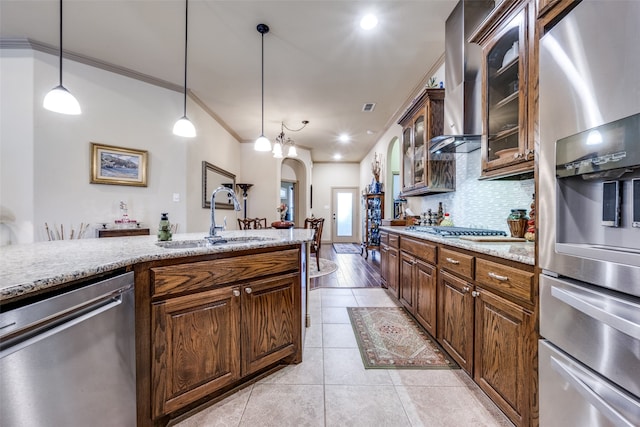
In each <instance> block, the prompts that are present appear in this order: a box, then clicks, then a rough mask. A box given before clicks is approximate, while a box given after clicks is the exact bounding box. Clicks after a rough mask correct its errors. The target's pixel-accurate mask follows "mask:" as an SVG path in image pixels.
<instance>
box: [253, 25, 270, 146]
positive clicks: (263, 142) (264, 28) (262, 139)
mask: <svg viewBox="0 0 640 427" xmlns="http://www.w3.org/2000/svg"><path fill="white" fill-rule="evenodd" d="M256 29H257V30H258V32H259V33H260V34H262V62H261V64H262V132H261V133H260V136H259V137H258V139H256V142H255V144H254V145H253V149H254V150H256V151H271V142H269V140H268V139H267V137H266V136H264V35H265V34H267V33H268V32H269V26H268V25H267V24H258V26H257V27H256Z"/></svg>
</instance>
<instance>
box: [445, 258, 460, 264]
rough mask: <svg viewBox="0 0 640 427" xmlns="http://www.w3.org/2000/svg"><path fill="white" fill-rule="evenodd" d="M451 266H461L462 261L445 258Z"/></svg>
mask: <svg viewBox="0 0 640 427" xmlns="http://www.w3.org/2000/svg"><path fill="white" fill-rule="evenodd" d="M445 259H446V260H447V262H448V263H449V264H460V261H458V260H457V259H453V258H445Z"/></svg>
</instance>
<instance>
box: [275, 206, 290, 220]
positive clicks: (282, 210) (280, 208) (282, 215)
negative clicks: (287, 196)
mask: <svg viewBox="0 0 640 427" xmlns="http://www.w3.org/2000/svg"><path fill="white" fill-rule="evenodd" d="M287 210H289V208H288V206H287V205H286V204H285V203H281V204H280V206H278V207H277V208H276V211H277V212H278V213H279V214H280V221H284V218H285V217H286V216H287Z"/></svg>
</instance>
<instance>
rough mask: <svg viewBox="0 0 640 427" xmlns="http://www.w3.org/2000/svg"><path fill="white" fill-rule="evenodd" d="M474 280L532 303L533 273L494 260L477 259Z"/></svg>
mask: <svg viewBox="0 0 640 427" xmlns="http://www.w3.org/2000/svg"><path fill="white" fill-rule="evenodd" d="M476 280H477V282H478V283H479V284H480V285H482V286H484V287H487V288H492V289H495V290H498V291H501V292H503V293H505V294H507V295H511V296H513V297H515V298H519V299H521V300H524V301H526V302H529V303H533V273H532V272H528V271H524V270H520V269H518V268H514V267H509V266H506V265H502V264H498V263H495V262H491V261H487V260H484V259H479V260H478V261H477V263H476Z"/></svg>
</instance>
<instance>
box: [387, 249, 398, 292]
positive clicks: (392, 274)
mask: <svg viewBox="0 0 640 427" xmlns="http://www.w3.org/2000/svg"><path fill="white" fill-rule="evenodd" d="M387 260H388V263H387V264H388V268H387V274H388V276H387V289H389V290H390V291H391V294H393V296H394V297H396V298H398V274H399V273H398V270H399V269H400V256H399V253H398V250H397V249H396V248H392V247H388V251H387Z"/></svg>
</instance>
